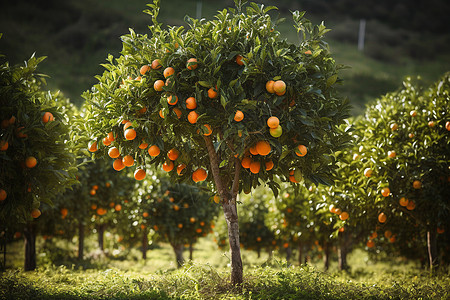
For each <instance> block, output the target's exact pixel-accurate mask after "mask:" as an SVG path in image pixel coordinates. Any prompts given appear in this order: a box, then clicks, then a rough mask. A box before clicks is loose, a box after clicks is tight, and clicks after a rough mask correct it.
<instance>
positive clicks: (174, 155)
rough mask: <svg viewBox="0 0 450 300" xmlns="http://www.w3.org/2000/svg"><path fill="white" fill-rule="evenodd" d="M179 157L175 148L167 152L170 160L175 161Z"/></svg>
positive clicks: (178, 152)
mask: <svg viewBox="0 0 450 300" xmlns="http://www.w3.org/2000/svg"><path fill="white" fill-rule="evenodd" d="M179 155H180V151H178V150H177V149H175V148H172V149H170V150H169V152H167V157H168V158H169V159H170V160H176V159H177V158H178V156H179Z"/></svg>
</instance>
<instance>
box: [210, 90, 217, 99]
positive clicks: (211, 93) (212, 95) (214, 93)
mask: <svg viewBox="0 0 450 300" xmlns="http://www.w3.org/2000/svg"><path fill="white" fill-rule="evenodd" d="M217 96H219V94H218V93H217V91H216V89H214V88H210V89H209V90H208V97H209V98H211V99H216V98H217Z"/></svg>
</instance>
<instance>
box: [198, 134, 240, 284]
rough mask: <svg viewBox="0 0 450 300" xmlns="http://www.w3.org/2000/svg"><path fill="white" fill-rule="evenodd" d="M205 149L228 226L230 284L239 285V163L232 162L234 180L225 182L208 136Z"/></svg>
mask: <svg viewBox="0 0 450 300" xmlns="http://www.w3.org/2000/svg"><path fill="white" fill-rule="evenodd" d="M203 138H204V140H205V144H206V148H207V149H208V156H209V162H210V165H211V173H212V175H213V179H214V183H215V185H216V189H217V191H218V192H219V195H220V198H221V200H222V209H223V213H224V215H225V220H226V222H227V226H228V242H229V244H230V254H231V278H230V279H231V284H232V285H240V284H242V282H243V267H242V259H241V246H240V243H239V223H238V214H237V206H236V200H237V194H238V192H239V176H240V172H241V161H240V160H239V159H238V158H235V160H234V178H233V180H232V182H231V183H230V182H229V181H226V180H225V179H224V178H222V177H221V176H220V169H219V163H220V162H221V160H219V158H218V157H217V153H216V150H215V148H214V145H213V143H212V140H211V137H210V136H204V137H203ZM230 186H231V188H230Z"/></svg>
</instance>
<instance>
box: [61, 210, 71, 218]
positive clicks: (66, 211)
mask: <svg viewBox="0 0 450 300" xmlns="http://www.w3.org/2000/svg"><path fill="white" fill-rule="evenodd" d="M68 213H69V210H68V209H67V208H61V215H62V216H63V217H64V218H65V217H66V216H67V214H68Z"/></svg>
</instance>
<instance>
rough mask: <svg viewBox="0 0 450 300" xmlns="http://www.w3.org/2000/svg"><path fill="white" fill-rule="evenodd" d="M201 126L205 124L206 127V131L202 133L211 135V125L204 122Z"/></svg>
mask: <svg viewBox="0 0 450 300" xmlns="http://www.w3.org/2000/svg"><path fill="white" fill-rule="evenodd" d="M203 126H205V127H206V129H207V130H208V131H207V132H205V133H204V134H203V135H204V136H209V135H211V134H212V129H211V126H209V124H204V125H203Z"/></svg>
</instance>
